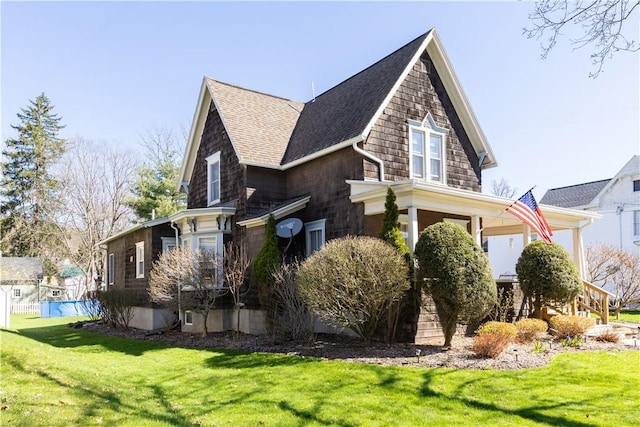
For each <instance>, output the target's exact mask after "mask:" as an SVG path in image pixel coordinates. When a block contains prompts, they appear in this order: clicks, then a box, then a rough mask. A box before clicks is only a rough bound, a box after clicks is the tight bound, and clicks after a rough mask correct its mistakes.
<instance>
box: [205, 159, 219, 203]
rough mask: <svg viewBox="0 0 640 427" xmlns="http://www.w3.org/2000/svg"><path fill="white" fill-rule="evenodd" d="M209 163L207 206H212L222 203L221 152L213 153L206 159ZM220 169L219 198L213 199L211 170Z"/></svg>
mask: <svg viewBox="0 0 640 427" xmlns="http://www.w3.org/2000/svg"><path fill="white" fill-rule="evenodd" d="M204 160H205V161H206V162H207V206H212V205H215V204H218V203H220V197H221V196H220V192H221V191H222V185H220V181H221V180H222V168H221V167H220V152H219V151H218V152H216V153H213V154H212V155H210V156H209V157H207V158H206V159H204ZM215 167H217V168H218V197H217V198H215V199H214V198H213V195H212V194H211V185H212V182H211V169H212V168H215Z"/></svg>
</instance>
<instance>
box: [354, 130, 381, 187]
mask: <svg viewBox="0 0 640 427" xmlns="http://www.w3.org/2000/svg"><path fill="white" fill-rule="evenodd" d="M359 141H361V139H360V138H358V139H356V140H355V141H353V144H351V145H352V146H353V149H354V151H355V152H356V153H360V154H362V155H363V156H365V157H366V158H367V159H369V160H371V161H372V162H375V163H377V164H378V181H380V182H382V181H384V163H383V162H382V160H381V159H379V158H377V157H376V156H374V155H373V154H371V153H369V152H367V151H364V150H363V149H362V148H360V147H358V142H359Z"/></svg>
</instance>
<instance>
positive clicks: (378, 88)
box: [283, 32, 430, 164]
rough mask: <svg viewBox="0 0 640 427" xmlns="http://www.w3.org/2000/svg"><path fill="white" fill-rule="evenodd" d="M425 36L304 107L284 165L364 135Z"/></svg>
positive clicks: (412, 59)
mask: <svg viewBox="0 0 640 427" xmlns="http://www.w3.org/2000/svg"><path fill="white" fill-rule="evenodd" d="M429 34H430V32H428V33H425V34H423V35H421V36H420V37H418V38H417V39H415V40H413V41H412V42H410V43H408V44H406V45H405V46H403V47H401V48H400V49H398V50H396V51H395V52H393V53H392V54H390V55H388V56H386V57H385V58H383V59H381V60H380V61H378V62H376V63H375V64H373V65H371V66H370V67H368V68H366V69H365V70H363V71H360V72H359V73H358V74H356V75H354V76H352V77H350V78H348V79H347V80H345V81H343V82H342V83H340V84H339V85H337V86H335V87H333V88H331V89H329V90H328V91H326V92H324V93H323V94H321V95H319V96H318V97H316V98H315V100H311V101H309V102H307V103H306V104H304V110H302V114H301V115H300V120H298V123H297V125H296V128H295V130H294V131H293V135H291V141H290V143H289V148H288V149H287V153H286V155H285V158H284V159H283V163H284V164H286V163H289V162H292V161H294V160H298V159H301V158H303V157H305V156H308V155H310V154H313V153H315V152H318V151H321V150H323V149H326V148H328V147H330V146H332V145H335V144H337V143H340V142H342V141H348V140H350V139H353V138H355V137H357V136H360V135H362V134H364V133H365V129H366V128H367V126H368V125H369V123H370V122H371V120H372V118H373V117H374V116H375V114H376V112H377V111H378V109H379V108H380V106H381V105H382V104H383V103H384V101H385V98H386V97H387V96H388V95H389V94H390V93H391V91H392V89H393V87H394V85H395V84H396V83H397V82H398V81H399V80H400V78H401V76H402V74H403V73H404V71H405V70H406V69H407V66H412V65H413V63H414V62H415V61H414V58H415V57H416V53H417V52H419V50H420V47H421V46H422V45H423V43H424V41H425V39H426V38H427V35H429Z"/></svg>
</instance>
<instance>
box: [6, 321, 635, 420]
mask: <svg viewBox="0 0 640 427" xmlns="http://www.w3.org/2000/svg"><path fill="white" fill-rule="evenodd" d="M69 320H75V319H68V318H67V319H38V318H33V317H29V316H14V317H12V327H13V329H12V330H2V332H0V339H1V341H0V344H1V352H2V359H1V360H2V367H1V370H2V372H1V374H2V377H1V378H2V379H1V381H2V389H1V391H0V393H1V394H0V400H1V404H0V406H2V410H1V411H0V417H1V418H0V424H1V425H8V426H9V425H19V426H70V425H76V426H98V425H105V426H107V425H108V426H121V425H125V426H128V425H131V426H163V425H164V426H192V425H203V426H222V425H225V426H307V425H310V426H327V425H331V426H393V425H397V426H411V425H416V426H417V425H441V426H449V425H460V426H462V425H474V424H475V425H478V426H483V425H492V426H540V425H546V426H605V425H620V426H626V425H634V424H636V423H637V420H638V419H640V407H639V406H638V402H639V401H640V373H638V370H637V367H638V366H640V352H637V351H625V352H594V353H591V352H575V353H570V354H569V353H565V354H562V355H561V356H559V357H557V358H555V359H554V360H553V362H552V363H551V365H550V366H549V367H545V368H541V369H531V370H524V371H492V370H484V371H463V370H455V369H441V368H438V369H427V368H414V367H382V366H374V365H362V364H354V363H343V362H337V361H321V360H317V359H312V358H301V357H294V356H284V355H274V354H264V353H260V354H251V353H244V352H237V351H226V350H225V351H219V350H191V349H180V348H168V347H165V346H161V345H156V344H152V343H147V342H140V341H132V340H125V339H117V338H111V337H103V336H100V335H95V334H92V333H89V332H86V331H83V330H76V329H70V328H68V327H67V326H66V324H65V323H66V322H68V321H69Z"/></svg>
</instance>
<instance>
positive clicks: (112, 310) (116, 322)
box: [97, 289, 136, 329]
mask: <svg viewBox="0 0 640 427" xmlns="http://www.w3.org/2000/svg"><path fill="white" fill-rule="evenodd" d="M97 298H98V301H99V302H100V310H101V313H102V320H104V321H105V322H107V323H108V324H109V325H111V326H113V327H114V328H122V329H129V322H131V319H133V306H134V305H135V303H136V294H135V292H133V291H130V290H123V289H113V290H110V291H107V292H102V291H99V292H98V293H97Z"/></svg>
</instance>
